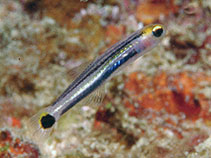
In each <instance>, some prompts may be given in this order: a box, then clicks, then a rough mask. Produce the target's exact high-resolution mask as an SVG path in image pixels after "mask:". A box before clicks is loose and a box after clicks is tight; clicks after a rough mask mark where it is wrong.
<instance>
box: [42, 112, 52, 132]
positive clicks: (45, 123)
mask: <svg viewBox="0 0 211 158" xmlns="http://www.w3.org/2000/svg"><path fill="white" fill-rule="evenodd" d="M40 122H41V124H42V127H43V128H44V129H46V128H51V127H52V126H53V125H54V123H55V122H56V120H55V118H54V117H53V116H52V115H50V114H47V115H45V116H43V117H42V118H41V119H40Z"/></svg>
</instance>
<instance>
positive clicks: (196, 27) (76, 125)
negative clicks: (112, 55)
mask: <svg viewBox="0 0 211 158" xmlns="http://www.w3.org/2000/svg"><path fill="white" fill-rule="evenodd" d="M210 19H211V3H210V1H205V0H204V1H197V0H192V1H190V0H185V1H180V0H96V1H94V0H80V1H79V0H78V1H76V0H0V157H1V158H10V157H12V158H16V157H17V158H18V157H21V158H22V157H24V158H38V157H49V158H54V157H55V158H140V157H141V158H178V157H180V158H211V156H210V155H211V27H210ZM151 23H162V24H164V25H165V26H166V29H167V35H166V37H165V38H164V39H163V41H162V43H161V44H160V45H159V46H158V47H156V49H153V50H152V51H151V52H150V53H148V54H147V55H145V56H144V57H143V58H141V60H139V61H137V62H135V63H133V64H132V65H131V66H130V68H129V69H127V68H126V69H125V71H123V72H122V73H121V74H119V75H118V76H116V77H114V78H113V79H112V80H111V81H109V83H108V84H107V85H106V87H107V89H106V94H105V98H104V100H103V102H102V103H101V104H100V105H98V106H87V105H84V106H82V107H75V109H74V110H70V112H68V113H67V114H66V115H65V116H64V117H62V119H61V120H60V121H59V123H58V124H57V125H56V127H55V129H54V130H53V132H52V135H51V136H50V137H49V140H47V141H46V142H43V144H42V147H41V146H40V145H38V144H37V143H36V142H33V140H30V139H29V137H28V136H27V127H26V122H27V121H28V119H29V118H30V117H31V116H32V115H33V114H35V113H36V112H38V111H39V110H40V109H42V108H44V107H46V106H48V105H50V104H51V103H52V102H53V101H54V100H55V99H56V98H57V97H58V96H59V95H60V94H61V93H62V92H63V91H64V89H65V88H66V87H67V86H68V85H69V84H70V82H71V80H72V77H71V75H70V74H71V73H72V69H73V68H74V67H76V66H79V65H80V64H82V63H84V62H87V61H90V60H93V59H94V58H95V57H97V56H99V55H100V54H102V53H103V52H104V51H105V50H106V49H107V48H109V47H110V46H111V45H112V44H114V43H116V42H117V41H119V40H120V39H122V38H123V37H125V36H126V35H129V34H130V33H132V32H133V31H135V30H137V29H138V28H141V27H143V26H145V25H147V24H151ZM79 113H80V114H79Z"/></svg>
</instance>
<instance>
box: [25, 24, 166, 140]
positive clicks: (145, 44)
mask: <svg viewBox="0 0 211 158" xmlns="http://www.w3.org/2000/svg"><path fill="white" fill-rule="evenodd" d="M164 34H165V29H164V27H163V26H162V25H160V24H153V25H148V26H146V27H144V28H143V29H141V30H138V31H136V32H134V33H133V34H131V35H130V36H128V37H127V38H125V39H124V40H122V41H120V42H118V43H116V44H115V45H113V46H112V47H111V48H110V49H108V50H107V51H106V52H105V53H104V54H102V55H101V56H99V57H98V58H97V59H96V60H94V61H93V62H92V63H91V64H90V65H89V66H88V67H87V68H86V69H85V70H84V71H83V72H82V73H81V74H80V75H79V76H78V77H77V78H76V79H75V80H74V81H73V82H72V84H70V86H69V87H68V88H67V89H66V90H65V91H64V92H63V93H62V94H61V96H60V97H59V98H58V99H57V100H56V101H55V102H54V103H53V104H52V105H50V106H49V107H47V108H45V109H43V110H41V111H40V112H39V113H38V114H36V115H34V116H33V117H32V118H31V119H30V121H29V123H28V124H29V126H30V127H29V128H28V129H29V131H30V133H31V135H32V137H37V138H36V139H40V138H41V139H42V138H43V137H45V136H47V135H49V132H50V131H51V129H52V127H53V125H54V124H55V123H56V122H57V121H58V120H59V118H60V117H61V116H62V115H63V114H64V113H65V112H67V111H68V110H69V109H71V108H72V107H73V106H75V105H76V104H77V103H79V102H80V101H81V100H82V99H84V98H85V97H86V96H88V95H89V94H90V93H92V92H93V91H95V90H96V89H97V88H98V87H99V86H100V85H102V84H103V83H104V82H105V81H106V80H108V79H110V78H111V77H112V76H113V74H115V73H116V72H118V71H119V70H120V68H121V67H122V66H124V65H127V64H128V63H131V62H133V61H134V60H136V59H137V58H138V57H140V56H143V55H144V54H145V53H146V52H148V51H149V50H151V49H152V48H154V47H155V46H157V45H158V43H160V41H161V39H162V37H163V36H164Z"/></svg>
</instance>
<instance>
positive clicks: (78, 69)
mask: <svg viewBox="0 0 211 158" xmlns="http://www.w3.org/2000/svg"><path fill="white" fill-rule="evenodd" d="M91 62H92V61H86V62H84V63H82V64H81V65H79V66H76V67H74V68H71V69H69V70H68V72H67V73H68V77H69V79H70V81H74V80H75V79H76V78H77V77H78V76H79V75H80V74H81V73H82V72H83V71H84V70H85V69H86V68H87V67H88V66H89V65H90V63H91Z"/></svg>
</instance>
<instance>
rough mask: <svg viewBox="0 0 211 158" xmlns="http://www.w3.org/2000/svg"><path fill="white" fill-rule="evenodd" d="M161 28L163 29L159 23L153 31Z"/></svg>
mask: <svg viewBox="0 0 211 158" xmlns="http://www.w3.org/2000/svg"><path fill="white" fill-rule="evenodd" d="M159 29H162V26H160V25H157V26H155V27H154V28H153V29H152V31H156V30H159Z"/></svg>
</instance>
